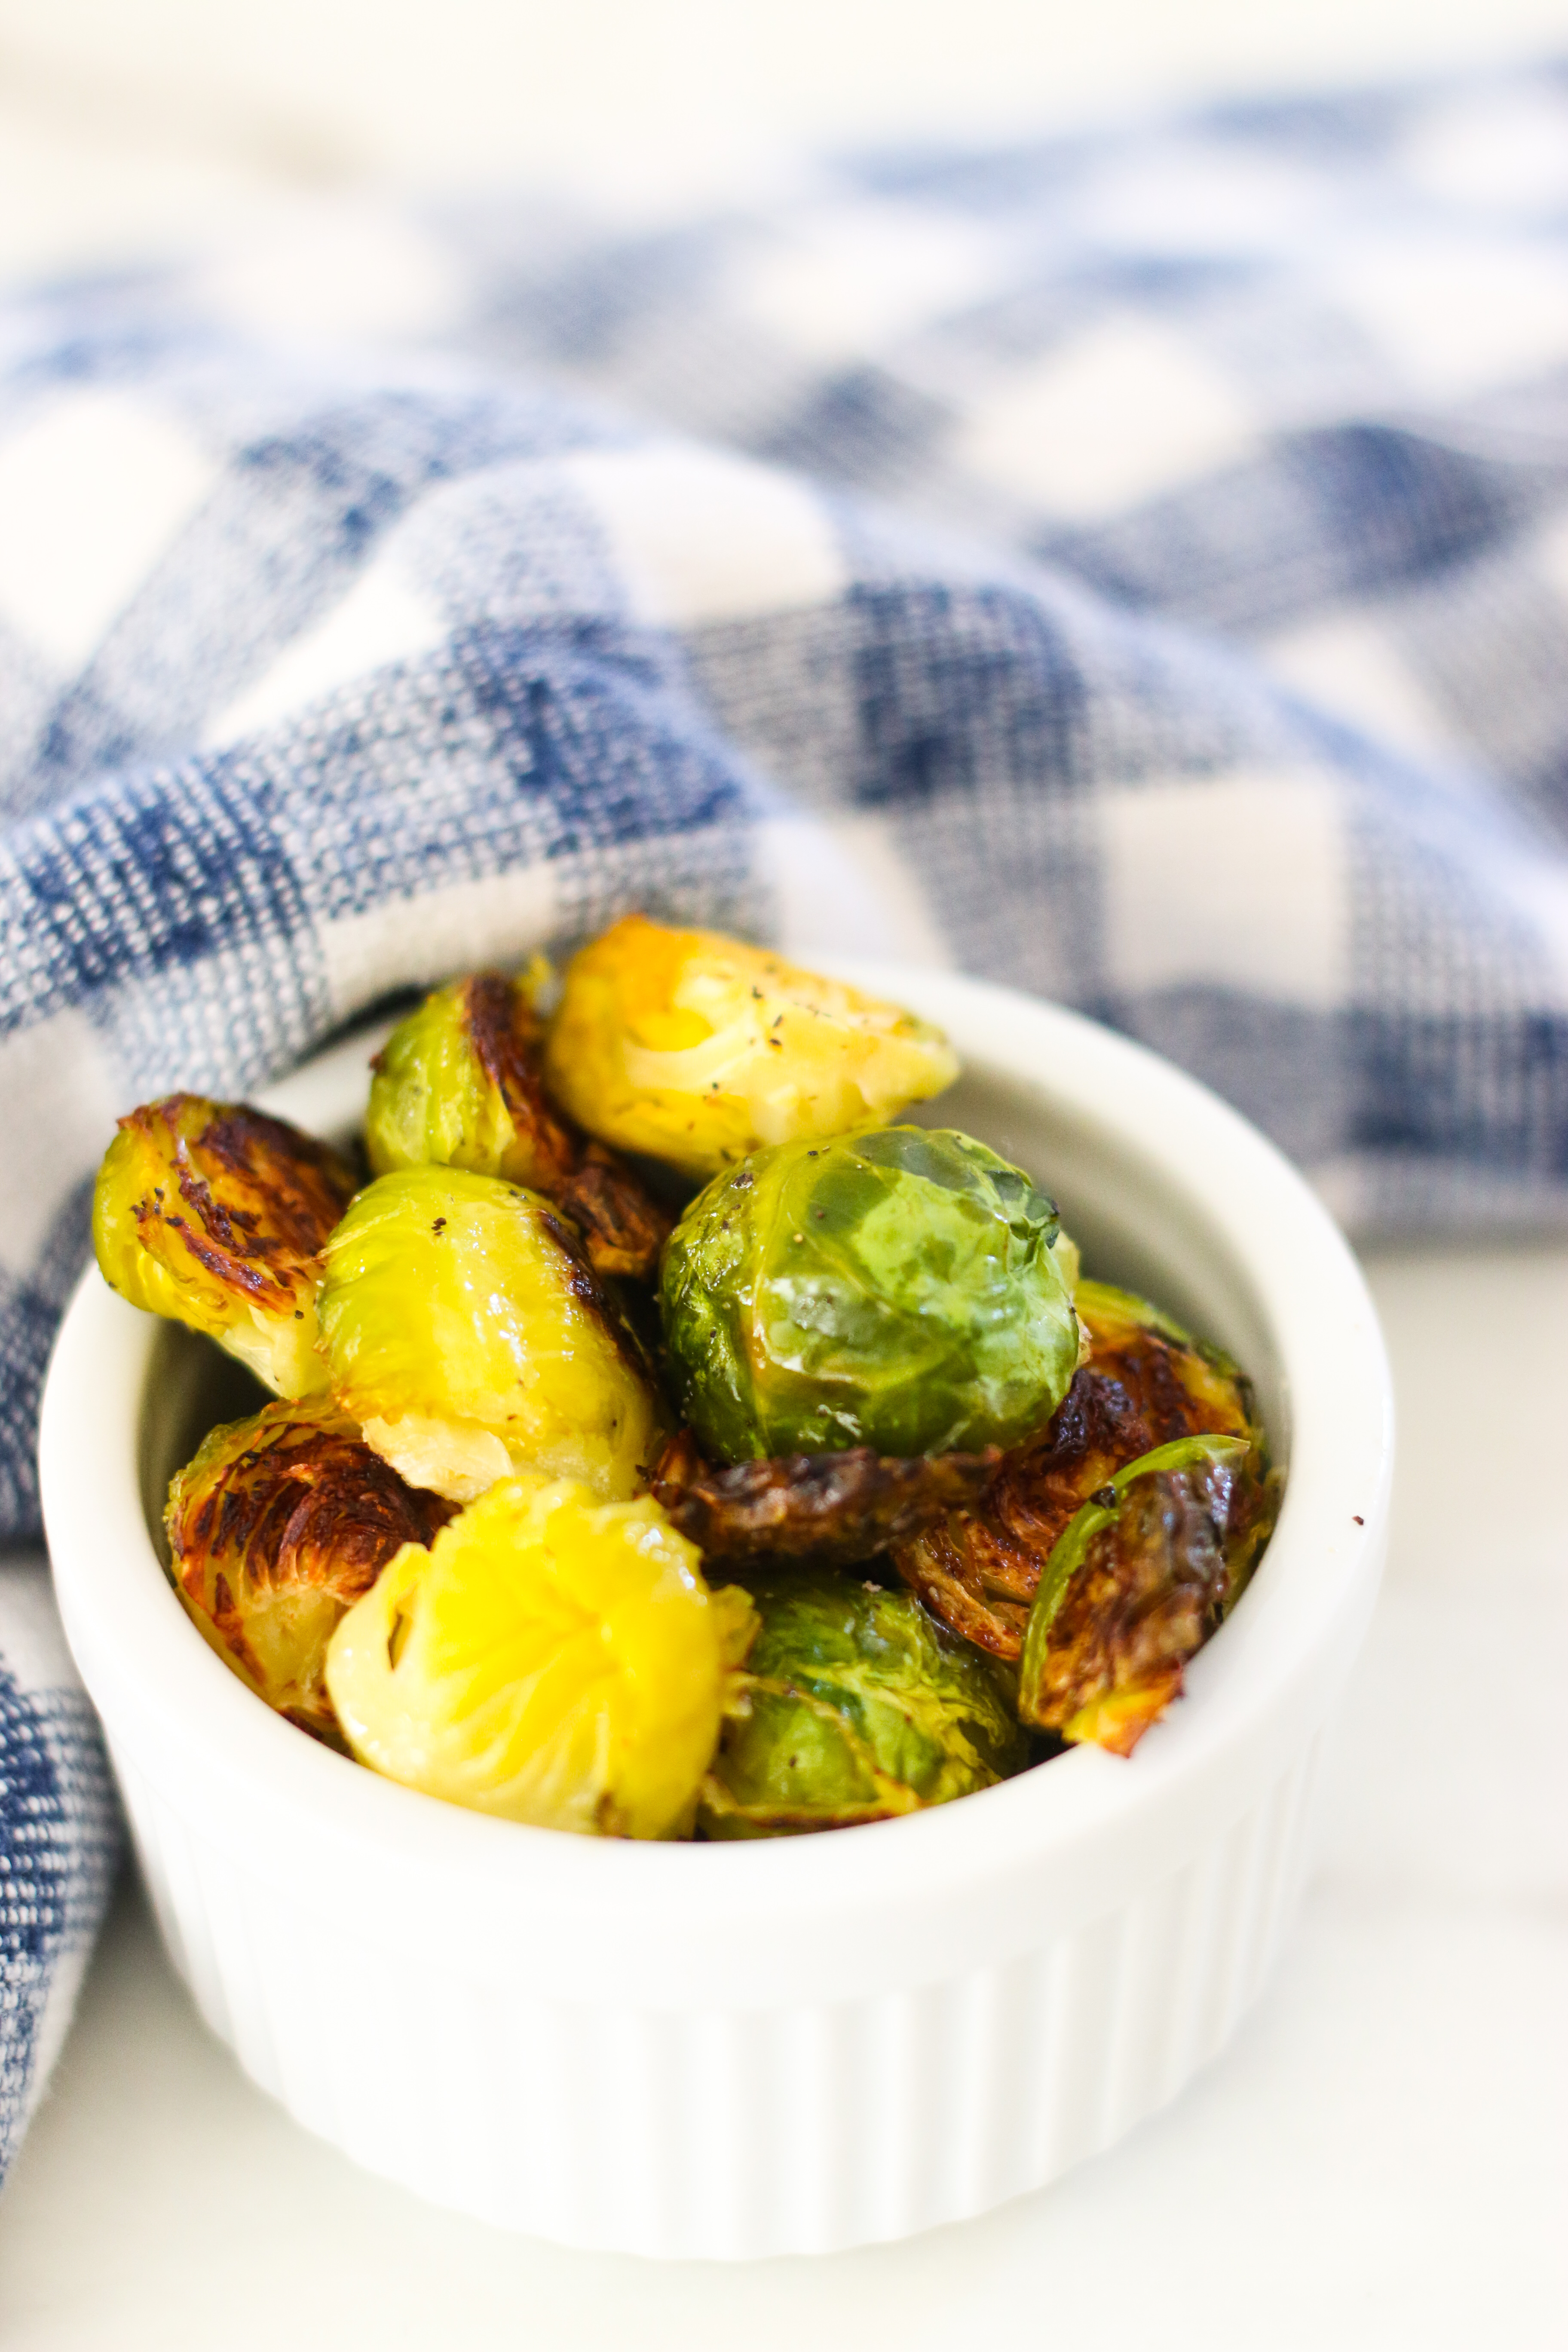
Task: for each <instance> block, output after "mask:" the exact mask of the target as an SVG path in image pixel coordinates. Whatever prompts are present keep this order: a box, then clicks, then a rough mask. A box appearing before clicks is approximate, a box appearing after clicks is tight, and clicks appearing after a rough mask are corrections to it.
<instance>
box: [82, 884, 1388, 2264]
mask: <svg viewBox="0 0 1568 2352" xmlns="http://www.w3.org/2000/svg"><path fill="white" fill-rule="evenodd" d="M372 1045H374V1047H375V1051H374V1058H371V1047H372ZM367 1059H369V1060H370V1063H371V1066H370V1067H368V1068H367V1066H366V1064H367ZM94 1234H95V1244H96V1255H97V1259H98V1265H97V1267H96V1268H95V1269H93V1270H92V1271H90V1272H89V1275H88V1276H86V1277H85V1278H84V1281H83V1284H82V1286H81V1287H80V1290H79V1293H78V1296H77V1297H76V1299H75V1301H74V1302H73V1305H72V1307H71V1308H70V1310H69V1313H68V1317H67V1319H66V1323H65V1325H64V1327H63V1328H62V1332H61V1337H60V1340H59V1343H58V1349H57V1352H56V1358H55V1362H54V1365H53V1367H52V1369H51V1373H50V1378H49V1383H48V1388H47V1395H46V1401H45V1414H44V1429H43V1437H42V1446H41V1454H42V1464H43V1477H44V1492H45V1508H46V1517H47V1526H48V1533H49V1539H50V1547H51V1553H52V1556H53V1559H54V1562H55V1570H56V1576H57V1581H58V1590H59V1594H60V1602H61V1609H62V1613H63V1615H64V1618H65V1621H66V1625H67V1631H68V1635H69V1638H70V1641H71V1643H72V1646H73V1649H74V1650H75V1652H76V1654H77V1657H78V1661H79V1665H80V1667H81V1671H82V1674H83V1677H84V1680H85V1682H86V1684H87V1686H88V1688H89V1692H90V1693H91V1695H92V1696H93V1698H94V1700H95V1703H96V1704H97V1706H98V1707H99V1710H100V1715H101V1717H102V1719H103V1722H104V1727H105V1730H106V1734H107V1737H108V1740H109V1745H110V1754H111V1757H112V1759H113V1761H114V1765H115V1769H116V1772H117V1775H118V1777H119V1780H120V1785H121V1790H122V1792H123V1795H124V1799H125V1803H126V1810H127V1813H128V1816H129V1819H130V1822H131V1824H132V1832H133V1835H134V1839H135V1843H136V1847H137V1852H138V1855H139V1858H140V1861H141V1864H142V1870H143V1873H144V1875H145V1877H146V1880H147V1883H148V1885H149V1887H150V1889H151V1891H152V1895H153V1901H154V1904H155V1906H156V1909H157V1913H158V1916H159V1920H160V1923H161V1926H162V1927H163V1934H164V1936H165V1938H166V1940H167V1942H168V1945H169V1948H170V1950H171V1952H172V1954H173V1956H174V1960H175V1963H176V1965H177V1966H178V1968H179V1969H180V1970H181V1972H182V1974H183V1975H184V1978H185V1979H186V1981H187V1983H188V1984H189V1986H190V1988H191V1990H192V1992H193V1994H194V1996H195V2000H196V2001H197V2004H198V2006H199V2008H200V2009H201V2011H202V2013H203V2015H204V2017H205V2019H206V2020H207V2021H208V2022H209V2024H211V2025H212V2026H213V2028H214V2029H215V2030H216V2032H218V2033H219V2034H221V2035H222V2036H223V2037H224V2038H225V2039H226V2041H227V2042H230V2043H231V2045H232V2046H233V2048H234V2049H235V2051H236V2053H237V2056H238V2057H239V2059H240V2061H241V2063H243V2064H244V2065H245V2066H246V2067H247V2070H248V2071H249V2072H250V2074H252V2075H253V2076H254V2077H255V2078H256V2079H257V2080H258V2082H259V2083H261V2084H263V2085H264V2086H265V2087H266V2088H267V2089H268V2090H269V2091H270V2092H272V2093H273V2095H276V2096H277V2097H279V2099H281V2100H282V2101H283V2103H284V2104H285V2105H287V2106H288V2107H289V2110H290V2112H291V2113H292V2114H294V2115H295V2116H297V2117H298V2118H299V2119H300V2121H301V2122H302V2123H304V2124H305V2125H306V2126H308V2127H310V2129H312V2130H314V2131H316V2132H318V2133H320V2134H321V2135H322V2136H324V2137H327V2138H329V2139H331V2140H332V2141H334V2142H335V2143H336V2144H337V2145H338V2146H340V2147H342V2148H343V2149H345V2150H346V2151H347V2152H348V2153H349V2154H350V2155H351V2156H353V2157H354V2158H357V2159H358V2160H359V2161H360V2162H362V2163H363V2164H365V2165H367V2166H369V2167H371V2168H374V2169H375V2170H377V2171H380V2172H382V2173H384V2174H387V2175H389V2176H391V2177H392V2178H394V2179H398V2180H400V2181H402V2182H404V2183H405V2185H407V2186H409V2187H411V2188H413V2189H416V2190H417V2191H419V2192H420V2193H422V2194H424V2195H426V2196H428V2197H430V2198H432V2199H434V2200H437V2201H440V2202H443V2203H446V2204H448V2205H451V2206H454V2207H457V2208H458V2209H460V2210H466V2211H468V2212H470V2213H473V2214H477V2215H479V2216H481V2217H482V2218H485V2219H487V2220H489V2221H493V2222H496V2223H498V2224H500V2225H501V2226H505V2227H510V2228H514V2229H519V2230H522V2231H529V2232H531V2233H534V2234H538V2235H541V2236H544V2237H548V2238H552V2239H555V2240H558V2241H560V2242H565V2243H568V2244H574V2245H581V2246H589V2247H599V2248H605V2249H616V2250H619V2251H626V2252H641V2253H646V2254H653V2255H663V2256H675V2257H679V2256H706V2257H716V2258H740V2257H745V2256H753V2255H763V2254H773V2253H779V2252H811V2251H826V2250H830V2249H835V2248H840V2247H846V2246H850V2245H855V2244H859V2243H864V2242H872V2241H876V2240H881V2239H889V2238H895V2237H900V2236H903V2235H907V2234H909V2233H910V2232H912V2231H917V2230H920V2229H922V2228H925V2227H928V2226H931V2225H932V2224H934V2223H937V2222H941V2221H950V2220H955V2219H959V2218H963V2216H965V2215H969V2214H973V2213H977V2212H980V2211H983V2210H986V2209H987V2208H989V2207H991V2206H993V2205H994V2204H996V2203H998V2202H1000V2201H1002V2200H1005V2199H1007V2198H1009V2197H1013V2196H1016V2195H1018V2194H1021V2193H1023V2192H1024V2191H1026V2190H1027V2189H1031V2188H1035V2187H1037V2186H1039V2185H1041V2184H1042V2183H1044V2182H1046V2181H1047V2180H1049V2179H1053V2178H1055V2177H1056V2176H1057V2175H1058V2174H1059V2173H1060V2172H1061V2171H1063V2170H1064V2169H1066V2168H1068V2166H1070V2165H1071V2164H1073V2163H1075V2162H1076V2161H1078V2160H1079V2158H1082V2157H1084V2156H1087V2155H1089V2154H1091V2153H1093V2152H1095V2151H1096V2150H1098V2149H1100V2148H1102V2147H1107V2146H1109V2145H1110V2143H1111V2142H1112V2141H1113V2140H1114V2139H1116V2138H1117V2137H1120V2136H1121V2134H1122V2133H1124V2132H1125V2131H1126V2130H1128V2129H1130V2128H1131V2126H1133V2125H1134V2124H1136V2122H1137V2121H1138V2120H1139V2119H1140V2118H1141V2117H1142V2116H1143V2115H1145V2114H1147V2113H1149V2112H1151V2111H1152V2109H1153V2108H1155V2107H1157V2106H1159V2105H1163V2103H1164V2102H1165V2101H1167V2100H1168V2099H1169V2098H1171V2097H1172V2096H1173V2095H1174V2094H1175V2093H1176V2092H1177V2091H1178V2090H1179V2089H1180V2088H1181V2086H1182V2084H1184V2082H1185V2081H1186V2080H1187V2079H1188V2078H1189V2077H1190V2075H1191V2074H1193V2073H1194V2071H1195V2070H1196V2069H1197V2068H1198V2067H1199V2066H1200V2065H1202V2064H1203V2063H1205V2061H1206V2060H1207V2059H1208V2058H1209V2057H1211V2056H1212V2055H1213V2054H1214V2053H1215V2052H1216V2051H1217V2050H1218V2049H1219V2048H1220V2047H1221V2046H1222V2044H1223V2043H1224V2042H1225V2040H1226V2037H1227V2036H1228V2034H1229V2033H1230V2032H1231V2030H1232V2028H1233V2026H1234V2024H1235V2022H1236V2021H1237V2019H1238V2018H1239V2016H1240V2015H1241V2013H1242V2012H1243V2011H1244V2010H1245V2008H1246V2007H1247V2003H1248V2002H1249V2001H1250V2000H1252V1999H1253V1998H1254V1996H1255V1994H1256V1993H1257V1991H1258V1989H1259V1987H1260V1986H1261V1984H1262V1982H1263V1980H1264V1979H1265V1977H1266V1975H1267V1972H1268V1965H1269V1962H1270V1959H1271V1958H1272V1955H1273V1952H1274V1950H1275V1948H1277V1945H1278V1942H1279V1937H1280V1935H1281V1933H1282V1931H1283V1928H1284V1926H1285V1923H1286V1921H1287V1920H1288V1917H1289V1911H1290V1907H1291V1904H1292V1900H1293V1897H1294V1895H1295V1892H1296V1890H1297V1889H1298V1887H1299V1885H1300V1879H1301V1874H1302V1871H1303V1869H1304V1866H1305V1862H1306V1857H1307V1853H1308V1828H1309V1823H1310V1797H1311V1791H1312V1788H1313V1785H1314V1782H1315V1779H1316V1774H1317V1769H1318V1759H1319V1753H1320V1749H1321V1738H1322V1734H1323V1731H1324V1727H1325V1726H1326V1725H1327V1723H1328V1722H1329V1720H1330V1718H1331V1715H1332V1711H1333V1706H1334V1702H1335V1700H1336V1698H1337V1696H1338V1694H1339V1691H1340V1689H1341V1687H1342V1684H1343V1682H1344V1679H1345V1676H1346V1675H1347V1673H1348V1670H1349V1666H1350V1663H1351V1660H1352V1656H1353V1654H1354V1651H1355V1648H1356V1645H1357V1643H1358V1642H1359V1639H1360V1635H1361V1633H1362V1631H1363V1627H1364V1623H1365V1621H1366V1617H1367V1615H1368V1612H1369V1611H1370V1607H1371V1601H1372V1598H1373V1591H1374V1588H1375V1582H1376V1577H1377V1572H1378V1568H1379V1564H1380V1560H1381V1554H1382V1548H1383V1541H1384V1525H1385V1519H1386V1508H1387V1492H1388V1481H1389V1472H1390V1463H1391V1452H1392V1431H1391V1420H1390V1407H1389V1398H1388V1385H1387V1374H1386V1368H1385V1365H1384V1359H1383V1354H1382V1349H1381V1342H1380V1339H1379V1336H1378V1332H1377V1328H1376V1323H1375V1318H1374V1317H1373V1310H1372V1307H1371V1306H1370V1303H1369V1301H1368V1299H1367V1296H1366V1293H1365V1290H1364V1287H1363V1284H1362V1282H1361V1279H1360V1276H1359V1275H1358V1273H1357V1270H1356V1268H1355V1265H1354V1262H1353V1260H1352V1258H1351V1256H1350V1254H1349V1252H1348V1251H1347V1249H1346V1248H1345V1246H1344V1244H1343V1243H1342V1240H1341V1238H1340V1237H1339V1235H1338V1234H1337V1232H1336V1231H1335V1229H1334V1227H1333V1225H1332V1224H1331V1221H1330V1220H1329V1218H1328V1217H1327V1216H1326V1214H1325V1213H1324V1212H1323V1211H1322V1210H1321V1207H1320V1206H1319V1205H1318V1203H1317V1202H1316V1201H1315V1200H1314V1198H1313V1196H1312V1195H1311V1193H1310V1192H1309V1191H1308V1189H1307V1188H1306V1186H1305V1185H1304V1184H1303V1183H1302V1181H1301V1180H1300V1177H1299V1176H1297V1174H1296V1173H1295V1172H1294V1171H1292V1170H1291V1169H1290V1168H1289V1166H1288V1164H1287V1163H1286V1162H1285V1161H1283V1160H1281V1159H1280V1158H1279V1155H1278V1153H1276V1152H1275V1151H1274V1150H1273V1149H1272V1147H1271V1146H1269V1145H1268V1143H1267V1142H1266V1141H1265V1140H1264V1139H1262V1138H1260V1137H1259V1136H1258V1134H1257V1133H1256V1132H1255V1131H1254V1130H1253V1129H1250V1128H1249V1127H1248V1126H1247V1124H1246V1123H1245V1122H1244V1121H1243V1120H1242V1119H1240V1118H1238V1117H1237V1115H1236V1114H1235V1113H1234V1112H1232V1111H1231V1110H1229V1109H1228V1108H1226V1106H1224V1105H1223V1104H1221V1103H1220V1102H1218V1101H1217V1100H1216V1099H1215V1097H1212V1096H1210V1095H1208V1094H1207V1093H1206V1092H1205V1090H1204V1089H1203V1088H1201V1087H1198V1086H1196V1085H1195V1084H1194V1082H1193V1081H1192V1080H1190V1079H1188V1078H1186V1077H1184V1076H1182V1075H1181V1074H1180V1073H1178V1072H1176V1071H1175V1070H1173V1069H1172V1068H1171V1067H1170V1066H1168V1065H1166V1064H1164V1063H1163V1062H1161V1061H1160V1060H1158V1059H1157V1058H1156V1057H1155V1056H1153V1055H1150V1054H1148V1053H1146V1052H1145V1051H1143V1050H1142V1049H1141V1048H1140V1047H1138V1046H1136V1045H1132V1044H1131V1043H1130V1042H1129V1041H1128V1040H1126V1039H1124V1038H1121V1037H1119V1036H1117V1035H1115V1034H1112V1033H1110V1032H1109V1031H1107V1030H1104V1029H1101V1028H1099V1027H1097V1026H1096V1025H1095V1024H1091V1023H1089V1022H1086V1021H1084V1020H1082V1019H1080V1018H1079V1017H1077V1016H1075V1015H1072V1014H1068V1013H1064V1012H1062V1011H1060V1010H1058V1009H1056V1008H1053V1007H1049V1006H1046V1005H1042V1004H1038V1003H1032V1002H1030V1001H1029V1000H1027V999H1025V998H1023V997H1021V996H1018V995H1016V994H1015V993H1013V992H1008V991H1005V990H1002V989H997V988H994V987H991V986H987V985H985V984H984V983H981V982H973V981H969V980H964V979H962V978H959V977H957V976H955V975H952V974H948V973H943V972H935V971H915V970H889V969H882V968H869V967H868V968H864V969H855V968H851V967H848V966H844V967H841V968H837V969H836V970H835V971H833V972H831V973H823V972H819V971H803V970H801V969H800V968H799V967H797V966H795V965H794V964H791V963H789V962H787V961H784V959H783V958H781V957H780V956H777V955H774V954H772V953H769V952H768V951H766V950H759V949H754V948H752V947H749V946H747V945H745V944H744V943H742V942H740V941H736V940H727V939H724V938H722V937H721V936H719V935H716V934H712V933H706V932H700V931H691V930H679V929H670V928H668V927H666V926H664V925H661V924H658V923H655V922H652V921H649V920H648V919H646V918H643V917H640V916H632V917H627V918H626V919H623V920H622V921H621V922H620V923H618V924H616V926H615V927H613V929H611V930H610V931H608V932H607V933H605V934H604V935H603V936H602V937H601V938H599V939H597V940H591V941H590V942H588V943H587V945H586V946H585V947H584V948H583V949H581V950H579V951H578V952H577V954H576V955H575V956H574V958H573V959H572V960H571V961H570V962H568V964H567V965H566V967H565V970H564V972H563V975H562V976H561V977H560V978H559V979H557V978H556V977H555V976H554V975H552V974H551V973H549V972H548V971H547V970H546V969H545V968H544V967H542V965H540V964H539V963H537V962H536V963H535V964H534V965H533V966H531V967H530V968H529V969H528V970H527V971H523V972H521V973H520V974H504V973H498V972H486V973H477V974H468V975H463V976H459V977H458V979H456V980H450V981H447V982H444V983H443V984H442V985H441V986H439V987H437V989H436V990H435V991H434V992H432V993H431V994H430V995H429V996H428V997H426V999H424V1000H423V1002H421V1003H418V1004H417V1005H416V1006H414V1007H413V1008H412V1009H411V1011H410V1012H409V1013H407V1014H406V1015H405V1017H404V1018H403V1019H402V1020H401V1021H399V1022H398V1023H396V1024H395V1025H394V1026H393V1027H392V1028H391V1030H390V1032H389V1033H384V1034H380V1035H379V1036H378V1037H377V1038H375V1039H371V1040H366V1039H359V1040H353V1041H351V1042H350V1043H349V1044H348V1045H344V1046H340V1047H338V1048H336V1049H334V1050H333V1051H332V1052H331V1053H329V1054H327V1055H322V1056H321V1057H320V1058H319V1059H318V1061H316V1062H315V1063H314V1064H312V1065H310V1066H307V1068H305V1069H304V1070H302V1071H300V1073H298V1074H297V1075H296V1076H295V1077H293V1078H291V1079H289V1080H288V1081H286V1082H285V1083H284V1084H283V1085H282V1086H280V1087H277V1088H276V1089H274V1090H273V1091H272V1092H271V1093H269V1094H268V1097H267V1098H266V1100H265V1101H264V1102H263V1103H261V1104H258V1105H248V1104H226V1103H214V1102H210V1101H207V1100H205V1098H203V1097H196V1096H195V1095H191V1094H181V1095H175V1096H171V1097H165V1098H163V1100H162V1101H160V1102H157V1103H153V1104H143V1105H141V1106H138V1107H136V1108H133V1109H132V1110H130V1111H128V1112H127V1114H126V1116H125V1117H124V1118H122V1119H121V1122H120V1127H119V1130H118V1133H117V1134H116V1136H115V1137H114V1139H112V1140H111V1141H110V1143H109V1148H108V1150H107V1151H106V1155H105V1160H104V1163H103V1167H102V1170H101V1171H100V1177H99V1181H98V1185H97V1190H96V1193H95V1202H94Z"/></svg>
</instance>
